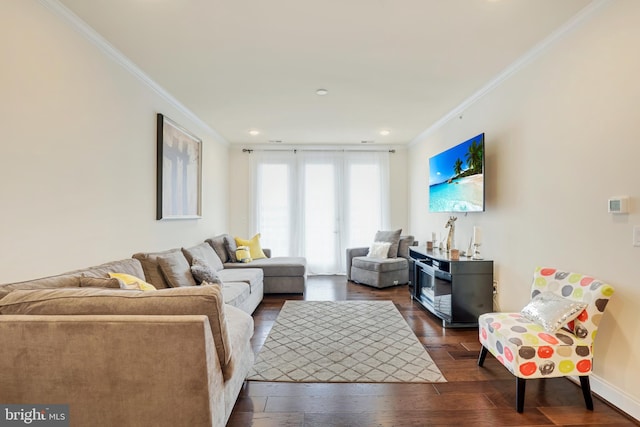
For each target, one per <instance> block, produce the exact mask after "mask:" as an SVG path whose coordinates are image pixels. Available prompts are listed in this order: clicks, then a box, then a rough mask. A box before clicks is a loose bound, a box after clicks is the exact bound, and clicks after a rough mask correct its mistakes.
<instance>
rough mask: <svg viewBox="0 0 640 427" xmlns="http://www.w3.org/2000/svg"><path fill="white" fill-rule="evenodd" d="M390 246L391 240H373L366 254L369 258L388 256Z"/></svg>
mask: <svg viewBox="0 0 640 427" xmlns="http://www.w3.org/2000/svg"><path fill="white" fill-rule="evenodd" d="M390 247H391V242H373V244H372V245H371V247H370V248H369V253H368V254H367V256H368V257H369V258H380V259H385V258H388V255H389V248H390Z"/></svg>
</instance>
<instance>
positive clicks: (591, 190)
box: [409, 0, 640, 418]
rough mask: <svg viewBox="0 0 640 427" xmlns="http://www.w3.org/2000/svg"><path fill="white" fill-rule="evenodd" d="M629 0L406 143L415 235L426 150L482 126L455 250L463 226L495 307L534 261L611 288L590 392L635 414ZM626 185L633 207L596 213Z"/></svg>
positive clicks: (635, 95)
mask: <svg viewBox="0 0 640 427" xmlns="http://www.w3.org/2000/svg"><path fill="white" fill-rule="evenodd" d="M639 20H640V2H637V1H630V0H618V1H613V2H611V3H609V5H607V6H606V7H605V8H603V9H602V10H601V11H600V12H598V14H597V15H596V16H594V17H592V18H591V19H590V20H589V21H587V22H586V23H583V24H582V25H581V26H580V27H579V28H577V29H575V30H574V31H573V32H571V33H569V34H567V35H566V36H565V37H564V38H563V39H561V40H560V41H559V42H557V43H556V44H554V45H553V46H552V47H551V48H550V49H549V50H548V51H547V52H545V53H544V54H543V55H542V56H541V57H539V58H538V59H536V60H535V61H534V62H532V63H531V64H529V65H528V66H527V67H526V68H524V69H523V70H521V71H520V72H518V73H517V74H516V75H514V76H512V77H511V78H509V79H508V80H506V81H505V82H504V83H503V84H501V85H500V86H499V87H498V88H497V89H495V90H494V91H492V92H490V93H488V94H487V95H485V96H484V97H483V98H481V99H480V100H479V101H478V102H476V103H475V104H473V105H472V106H471V107H469V108H468V109H467V111H465V112H464V114H463V117H462V119H459V118H455V119H452V120H451V121H449V122H448V123H446V124H445V125H444V126H442V127H441V128H439V129H438V130H437V131H435V132H434V133H432V134H431V135H430V136H428V137H427V138H426V139H424V140H422V141H419V142H418V143H417V144H414V145H412V146H411V149H410V153H409V169H410V211H409V212H410V219H409V222H410V227H411V229H412V230H413V231H414V232H415V233H416V234H417V237H418V238H419V239H420V240H422V241H424V240H425V239H426V237H427V236H430V234H431V232H432V231H438V232H439V231H442V232H443V234H444V224H445V222H446V218H447V215H446V214H429V213H428V200H427V177H428V170H427V168H428V158H429V157H430V156H432V155H434V154H436V153H437V152H440V151H442V150H444V149H446V148H449V147H450V146H453V145H455V144H456V143H459V142H462V141H464V140H466V139H467V138H469V137H472V136H474V135H476V134H478V133H480V132H486V175H487V207H486V212H484V213H470V214H468V215H466V216H465V215H458V221H457V229H456V234H457V236H459V237H458V239H457V240H458V242H459V244H460V246H462V248H463V249H466V247H465V244H464V242H466V243H467V244H468V239H469V237H470V234H471V230H472V227H473V226H474V225H478V226H481V227H482V228H483V232H484V233H483V234H484V244H483V246H482V248H481V249H482V252H483V254H484V255H485V257H486V258H488V259H493V260H494V262H495V268H494V273H495V278H496V279H497V280H498V282H499V285H498V286H499V296H498V301H499V306H500V309H502V310H508V311H511V310H513V311H518V310H520V309H521V308H522V307H523V306H524V305H525V304H526V303H527V301H528V299H529V287H530V282H531V280H530V278H531V275H532V273H533V270H534V268H535V267H536V266H538V265H542V266H556V267H559V268H562V269H568V270H572V271H577V272H583V273H587V274H591V275H594V276H595V277H598V278H600V279H602V280H605V281H607V282H609V283H611V284H612V285H613V286H614V287H615V289H616V293H615V294H614V296H613V298H612V300H611V302H610V304H609V306H608V307H607V312H606V313H605V316H604V319H603V321H602V323H601V326H600V329H599V334H598V339H597V340H596V343H595V357H594V376H593V377H592V378H593V379H592V381H593V388H594V391H596V392H598V393H600V394H602V395H603V396H605V397H607V398H608V399H609V400H610V401H611V402H612V403H613V404H615V405H618V406H620V407H621V408H623V409H625V410H626V411H627V412H629V413H632V414H633V415H634V416H635V417H636V418H640V383H639V382H638V380H637V379H638V378H640V322H638V316H637V312H638V309H639V307H640V287H638V277H639V276H638V272H639V270H638V264H637V263H638V261H639V260H640V247H633V246H632V244H631V241H632V230H633V226H634V224H639V225H640V187H639V186H638V183H639V182H640V179H639V175H640V173H639V172H638V171H639V170H640V169H639V168H638V159H640V144H639V143H638V142H639V140H640V121H639V120H638V101H639V100H640V85H639V84H638V76H640V55H638V44H639V42H640V26H639V25H638V24H637V23H638V21H639ZM615 195H628V196H630V197H631V200H632V211H631V213H630V214H627V215H612V214H609V213H607V199H608V198H609V197H611V196H615Z"/></svg>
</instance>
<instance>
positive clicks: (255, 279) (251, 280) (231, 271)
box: [218, 264, 264, 292]
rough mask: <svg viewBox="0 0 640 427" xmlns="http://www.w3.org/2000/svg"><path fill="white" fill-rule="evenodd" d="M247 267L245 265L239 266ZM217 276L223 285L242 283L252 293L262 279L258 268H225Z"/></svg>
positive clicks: (262, 276)
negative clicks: (247, 286)
mask: <svg viewBox="0 0 640 427" xmlns="http://www.w3.org/2000/svg"><path fill="white" fill-rule="evenodd" d="M241 265H247V264H241ZM218 275H219V276H220V278H221V279H222V282H223V283H227V282H244V283H247V284H248V285H249V286H250V287H251V288H250V292H253V289H255V288H256V287H257V286H258V284H259V283H261V282H262V280H263V278H264V273H263V271H262V270H261V269H259V268H225V269H224V270H221V271H219V272H218Z"/></svg>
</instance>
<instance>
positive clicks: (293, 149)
mask: <svg viewBox="0 0 640 427" xmlns="http://www.w3.org/2000/svg"><path fill="white" fill-rule="evenodd" d="M254 151H293V153H294V154H295V153H297V152H298V151H319V152H341V153H344V152H347V151H348V152H352V153H358V152H359V153H384V152H386V151H388V152H389V153H392V154H393V153H395V152H396V150H344V149H342V150H337V149H326V150H319V149H315V150H314V149H305V148H289V149H273V150H270V149H265V148H243V149H242V152H243V153H249V154H251V153H253V152H254Z"/></svg>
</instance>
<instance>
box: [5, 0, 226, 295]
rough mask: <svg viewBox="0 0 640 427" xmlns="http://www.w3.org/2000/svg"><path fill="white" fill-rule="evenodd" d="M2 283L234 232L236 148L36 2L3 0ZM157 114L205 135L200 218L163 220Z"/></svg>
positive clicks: (199, 134) (183, 244)
mask: <svg viewBox="0 0 640 427" xmlns="http://www.w3.org/2000/svg"><path fill="white" fill-rule="evenodd" d="M0 45H1V46H2V50H1V51H2V66H1V67H0V135H2V138H1V139H0V147H1V148H0V150H1V151H0V152H1V154H0V203H1V205H0V206H1V208H0V239H1V240H0V283H5V282H10V281H17V280H25V279H31V278H36V277H40V276H45V275H51V274H57V273H62V272H64V271H68V270H70V269H75V268H82V267H86V266H89V265H95V264H98V263H102V262H107V261H111V260H115V259H121V258H128V257H130V256H131V255H132V254H133V253H134V252H136V251H152V250H162V249H169V248H173V247H179V246H186V245H192V244H196V243H199V242H201V241H203V240H204V239H205V238H206V237H208V236H211V235H213V234H214V233H219V232H223V231H225V230H226V225H227V224H226V220H227V203H226V202H227V196H228V192H227V158H228V154H227V151H228V148H227V146H226V145H224V144H223V143H221V142H220V141H216V140H214V138H213V136H212V135H210V133H211V132H210V131H207V130H206V129H203V128H202V127H201V126H198V124H197V123H194V122H193V121H192V120H190V119H189V118H188V117H186V116H185V114H183V113H181V112H180V110H179V109H178V108H175V107H174V106H173V105H172V104H170V103H169V102H168V101H167V100H165V98H163V97H161V96H160V95H159V94H158V93H157V92H156V91H154V90H152V89H151V88H150V87H149V86H147V85H146V84H144V83H142V81H141V80H139V79H138V78H136V77H134V76H133V75H132V74H131V73H129V72H128V71H127V70H125V69H124V68H123V67H122V66H120V65H118V64H117V63H116V62H114V61H113V60H112V59H109V58H108V57H107V56H105V55H104V54H103V53H102V52H101V51H100V50H99V49H98V48H97V47H96V46H95V45H93V44H91V43H90V42H89V41H87V39H85V38H84V37H83V36H81V35H80V34H79V33H78V32H76V31H75V30H74V29H72V27H71V26H70V25H69V24H68V23H66V22H65V21H64V20H62V19H61V18H59V17H57V16H55V15H54V14H53V13H52V12H51V11H49V10H48V9H46V8H45V7H43V6H42V5H41V4H39V3H38V2H36V1H31V0H30V1H23V0H10V1H2V2H0ZM156 113H163V114H165V115H167V116H168V117H170V118H172V119H173V120H175V121H177V122H178V123H179V124H181V125H183V126H184V127H186V128H187V129H189V130H191V131H192V132H193V133H194V134H196V135H198V136H199V137H200V138H202V139H203V195H202V200H203V209H202V212H203V218H202V219H199V220H188V221H187V220H181V221H156V220H155V194H156V178H155V169H156V168H155V161H156V148H155V141H156V131H155V126H156Z"/></svg>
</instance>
